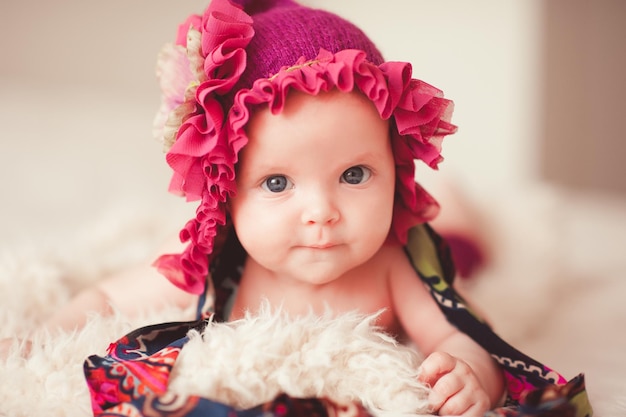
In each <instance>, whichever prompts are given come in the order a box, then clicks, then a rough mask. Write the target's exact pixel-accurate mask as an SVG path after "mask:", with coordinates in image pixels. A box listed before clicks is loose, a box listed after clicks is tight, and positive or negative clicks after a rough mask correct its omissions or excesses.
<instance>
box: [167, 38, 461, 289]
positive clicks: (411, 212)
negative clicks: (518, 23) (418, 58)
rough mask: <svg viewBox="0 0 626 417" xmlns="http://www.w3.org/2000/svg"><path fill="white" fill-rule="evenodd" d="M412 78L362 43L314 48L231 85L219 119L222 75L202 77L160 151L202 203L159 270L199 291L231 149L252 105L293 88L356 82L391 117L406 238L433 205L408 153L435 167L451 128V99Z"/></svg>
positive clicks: (278, 103) (407, 68) (227, 182)
mask: <svg viewBox="0 0 626 417" xmlns="http://www.w3.org/2000/svg"><path fill="white" fill-rule="evenodd" d="M239 39H240V42H239V43H238V45H237V48H236V50H235V52H236V54H235V53H232V52H231V56H236V57H237V59H236V60H231V62H235V61H236V62H237V63H238V64H239V66H238V67H231V74H234V75H231V76H230V77H229V78H228V82H227V84H228V85H230V86H232V85H233V80H235V79H236V77H237V75H238V74H240V73H241V67H240V66H241V65H245V59H244V60H243V63H242V60H241V56H240V55H238V54H240V52H241V50H242V49H241V48H242V47H245V45H244V43H245V41H244V42H241V38H239ZM221 55H224V54H221ZM209 56H211V54H209V55H207V59H209ZM213 74H215V73H213ZM411 77H412V68H411V65H410V64H409V63H405V62H385V63H383V64H381V65H379V66H377V65H374V64H372V63H370V62H368V61H367V60H366V54H365V53H364V52H363V51H359V50H352V49H347V50H343V51H339V52H337V53H335V54H333V53H331V52H328V51H326V50H320V53H319V55H318V56H317V57H316V58H315V59H313V60H309V61H305V60H304V59H301V60H300V61H298V62H296V63H294V65H293V66H290V67H285V68H283V69H281V71H279V72H278V73H277V74H275V75H273V76H272V77H270V78H264V79H259V80H257V81H256V82H255V83H254V84H253V86H252V87H251V88H250V89H242V90H240V91H238V92H237V93H236V95H235V96H234V99H233V104H232V107H231V108H230V110H229V112H228V113H227V115H226V118H224V116H223V114H224V110H222V109H221V108H220V107H219V106H217V104H218V103H223V102H224V100H223V95H227V94H229V92H228V90H227V89H225V88H218V87H216V86H218V85H221V86H223V85H224V82H223V81H224V80H223V79H222V82H221V83H220V82H218V81H215V80H212V79H211V78H209V79H208V80H207V81H206V82H205V83H204V85H202V84H201V85H200V86H199V87H198V90H197V92H196V94H195V100H196V103H197V105H196V106H194V108H195V111H194V112H193V114H191V115H190V116H189V117H187V118H186V119H185V121H184V122H183V123H182V125H181V129H180V130H179V132H178V134H177V138H176V142H175V143H174V145H173V146H172V148H171V149H170V151H169V153H168V155H167V160H168V163H170V165H171V166H172V168H173V169H174V171H175V173H174V177H173V181H172V183H171V184H170V186H171V188H173V189H172V191H175V192H178V193H181V194H186V195H187V197H188V199H198V198H200V200H201V203H200V206H199V207H198V209H197V211H196V217H195V218H194V219H191V220H190V221H189V222H188V223H187V224H186V226H185V228H184V229H183V230H182V231H181V234H180V238H181V240H182V241H183V242H189V243H188V246H187V248H186V250H185V251H184V252H183V253H182V254H177V255H164V256H162V257H161V258H159V259H158V260H157V261H156V262H155V265H156V266H157V268H158V269H159V271H160V272H161V273H163V274H164V275H165V276H166V277H168V279H170V281H172V282H173V283H174V284H175V285H177V286H178V287H180V288H182V289H183V290H186V291H188V292H191V293H195V294H200V293H202V292H203V291H204V289H205V283H206V277H207V275H208V272H209V262H210V259H211V258H212V257H213V256H215V253H214V249H215V247H216V240H219V238H220V235H221V234H222V230H223V229H224V227H225V226H226V223H227V201H228V199H229V198H230V197H232V196H233V195H234V193H235V192H236V184H235V165H236V163H237V156H238V154H239V151H240V150H241V149H242V148H243V147H244V146H245V145H246V144H247V142H248V137H247V136H246V132H245V126H246V124H247V123H248V121H249V120H250V117H251V116H252V114H253V112H254V107H255V106H259V105H267V106H269V108H270V109H271V111H272V112H274V113H279V112H281V111H282V109H283V107H284V105H285V101H286V99H287V95H288V92H289V91H290V90H291V89H294V90H298V91H302V92H305V93H307V94H312V95H316V94H318V93H320V92H322V91H329V90H332V89H338V90H340V91H343V92H349V91H353V90H356V89H358V90H359V91H361V93H362V94H364V95H365V96H366V97H368V98H369V99H370V100H371V101H372V103H373V104H374V106H375V107H376V109H377V110H378V113H379V114H380V116H381V118H383V119H385V120H387V119H391V122H390V136H391V142H392V149H393V153H394V158H395V163H396V176H397V179H396V195H395V205H394V218H393V221H392V232H391V237H393V238H395V239H397V241H398V242H400V243H404V242H406V239H407V232H408V230H409V229H410V228H411V227H413V226H415V225H417V224H420V223H423V222H426V221H429V220H431V219H433V218H434V217H435V216H436V214H437V212H438V205H437V203H436V201H435V200H434V199H433V198H432V197H431V196H430V195H429V194H428V193H427V192H426V191H425V190H424V189H423V188H422V187H420V186H419V185H418V184H416V183H415V165H414V161H415V160H416V159H419V160H422V161H423V162H424V163H426V164H427V165H428V166H430V167H431V168H435V169H436V168H437V165H438V164H439V163H440V162H441V161H442V157H441V142H442V139H443V137H444V136H446V135H449V134H452V133H454V132H455V131H456V127H455V126H454V125H453V124H451V123H450V117H451V114H452V109H453V103H452V102H451V101H450V100H448V99H445V98H444V97H443V93H442V92H441V91H440V90H439V89H437V88H435V87H433V86H431V85H429V84H427V83H425V82H422V81H419V80H416V79H413V78H411ZM222 78H224V77H222ZM207 83H208V84H207ZM220 99H222V100H221V101H220ZM228 101H230V100H228Z"/></svg>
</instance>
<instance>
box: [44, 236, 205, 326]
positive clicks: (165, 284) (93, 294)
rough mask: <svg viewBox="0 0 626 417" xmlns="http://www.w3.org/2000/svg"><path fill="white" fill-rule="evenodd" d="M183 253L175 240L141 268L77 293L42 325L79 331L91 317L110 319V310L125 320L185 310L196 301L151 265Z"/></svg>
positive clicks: (126, 271) (107, 279)
mask: <svg viewBox="0 0 626 417" xmlns="http://www.w3.org/2000/svg"><path fill="white" fill-rule="evenodd" d="M183 249H184V247H183V246H182V244H181V243H180V242H179V241H178V239H177V238H172V239H171V240H169V241H167V242H166V243H165V244H164V245H162V246H161V247H160V248H159V249H158V250H157V253H155V254H153V255H152V256H149V257H148V258H147V259H145V260H144V261H143V262H141V263H140V264H138V265H136V266H134V267H131V268H128V269H125V270H122V271H120V272H118V273H115V274H113V275H111V276H110V277H107V278H104V279H102V280H101V281H99V282H98V283H96V284H95V285H94V286H92V287H88V288H86V289H84V290H83V291H81V292H79V293H78V294H77V295H76V296H75V297H74V298H73V299H72V300H71V301H70V302H69V303H68V304H66V305H65V306H64V307H63V308H61V309H59V310H58V311H57V312H56V313H55V314H54V315H53V316H51V317H50V318H49V319H48V320H46V321H45V322H44V323H43V327H44V328H46V329H49V330H54V329H63V330H73V329H76V328H81V327H82V326H83V325H84V324H85V323H86V321H87V318H88V317H89V315H91V314H94V313H95V314H101V315H109V314H111V313H112V312H113V309H116V310H118V311H119V312H121V313H122V314H124V315H127V316H130V317H132V316H136V315H137V314H139V313H140V312H142V311H146V310H148V309H158V308H160V307H164V306H166V305H177V306H180V307H183V308H184V307H187V306H189V305H190V304H191V303H193V302H194V300H195V299H196V298H197V297H196V296H194V295H192V294H189V293H186V292H184V291H182V290H180V289H178V288H177V287H175V286H174V285H173V284H172V283H170V282H169V281H168V280H167V278H165V277H164V276H163V275H161V274H160V273H159V272H157V270H156V268H154V267H153V266H152V262H153V261H154V259H156V257H157V256H159V255H161V254H163V253H178V252H181V251H182V250H183Z"/></svg>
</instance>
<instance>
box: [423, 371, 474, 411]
mask: <svg viewBox="0 0 626 417" xmlns="http://www.w3.org/2000/svg"><path fill="white" fill-rule="evenodd" d="M464 387H465V381H463V380H462V379H460V378H458V377H457V376H456V375H455V374H450V373H448V374H445V375H443V376H442V377H441V378H439V380H438V381H437V382H436V383H435V385H434V386H433V387H432V390H431V391H430V394H428V402H429V403H430V405H431V407H432V408H433V411H437V412H439V414H454V413H450V412H448V411H446V410H447V409H450V410H457V409H460V408H463V410H464V409H466V408H467V405H464V406H463V405H462V404H460V403H461V402H462V401H466V400H467V398H466V396H462V395H460V394H462V392H463V388H464ZM463 410H461V411H463Z"/></svg>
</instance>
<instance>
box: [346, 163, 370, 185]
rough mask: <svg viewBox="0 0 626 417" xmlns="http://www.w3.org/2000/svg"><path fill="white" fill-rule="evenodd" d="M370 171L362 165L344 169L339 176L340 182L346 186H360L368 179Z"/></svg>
mask: <svg viewBox="0 0 626 417" xmlns="http://www.w3.org/2000/svg"><path fill="white" fill-rule="evenodd" d="M371 175H372V171H371V170H370V169H369V168H366V167H364V166H362V165H357V166H354V167H350V168H348V169H346V170H345V171H344V172H343V174H341V182H345V183H347V184H361V183H363V182H365V181H367V180H368V179H369V177H370V176H371Z"/></svg>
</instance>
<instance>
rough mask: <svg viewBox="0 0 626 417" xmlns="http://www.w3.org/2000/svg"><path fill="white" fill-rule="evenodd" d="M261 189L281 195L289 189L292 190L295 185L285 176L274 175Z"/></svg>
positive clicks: (267, 179) (264, 182)
mask: <svg viewBox="0 0 626 417" xmlns="http://www.w3.org/2000/svg"><path fill="white" fill-rule="evenodd" d="M261 187H263V189H264V190H267V191H269V192H271V193H280V192H283V191H285V190H286V189H287V188H292V187H293V184H292V183H291V181H289V180H288V179H287V177H285V176H284V175H272V176H271V177H267V178H266V179H265V181H263V184H262V185H261Z"/></svg>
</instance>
